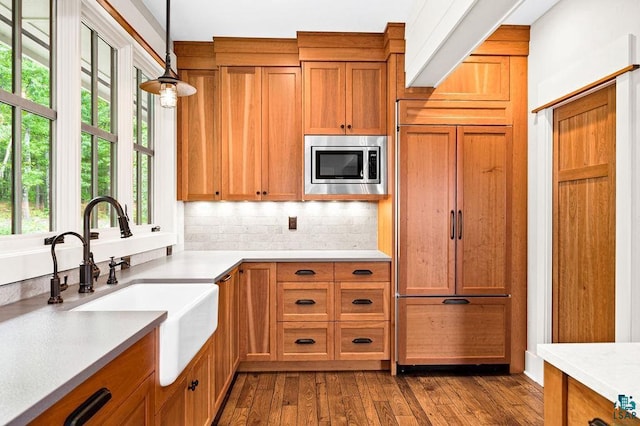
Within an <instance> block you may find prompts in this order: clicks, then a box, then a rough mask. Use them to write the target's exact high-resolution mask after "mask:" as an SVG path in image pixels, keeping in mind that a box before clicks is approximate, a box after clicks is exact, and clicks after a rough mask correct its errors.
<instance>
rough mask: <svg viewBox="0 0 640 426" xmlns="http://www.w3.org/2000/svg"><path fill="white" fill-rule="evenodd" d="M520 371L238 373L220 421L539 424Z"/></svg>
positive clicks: (535, 402)
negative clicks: (501, 372)
mask: <svg viewBox="0 0 640 426" xmlns="http://www.w3.org/2000/svg"><path fill="white" fill-rule="evenodd" d="M542 405H543V404H542V387H541V386H539V385H538V384H537V383H535V382H534V381H532V380H531V379H529V378H528V377H526V376H524V375H521V374H520V375H481V376H477V375H474V376H469V375H451V374H444V373H419V374H404V375H398V376H396V377H393V376H391V375H390V374H389V373H388V372H361V371H355V372H320V373H240V374H238V377H237V379H236V382H235V384H234V386H233V389H232V390H231V393H230V395H229V399H228V401H227V403H226V406H225V408H224V410H223V412H222V414H221V416H220V417H219V422H218V424H220V425H258V424H262V425H267V424H268V425H292V426H293V425H527V426H528V425H542V424H543V413H542Z"/></svg>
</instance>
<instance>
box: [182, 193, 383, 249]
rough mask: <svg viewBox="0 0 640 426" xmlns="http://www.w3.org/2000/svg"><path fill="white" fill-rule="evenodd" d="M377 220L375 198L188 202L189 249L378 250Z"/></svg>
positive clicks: (187, 238) (185, 223) (187, 244)
mask: <svg viewBox="0 0 640 426" xmlns="http://www.w3.org/2000/svg"><path fill="white" fill-rule="evenodd" d="M289 216H296V217H297V220H298V229H297V230H295V231H293V230H289V229H288V218H289ZM377 224H378V206H377V204H376V203H369V202H356V201H350V202H333V201H328V202H324V201H307V202H304V203H302V202H300V203H294V202H285V203H282V202H255V203H252V202H239V203H233V202H212V203H209V202H197V203H184V228H185V249H187V250H295V249H309V250H323V249H327V250H375V249H377Z"/></svg>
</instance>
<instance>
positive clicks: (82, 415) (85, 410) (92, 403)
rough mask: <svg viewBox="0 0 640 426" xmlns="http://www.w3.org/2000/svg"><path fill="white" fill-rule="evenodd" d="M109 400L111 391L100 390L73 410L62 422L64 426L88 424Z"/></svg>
mask: <svg viewBox="0 0 640 426" xmlns="http://www.w3.org/2000/svg"><path fill="white" fill-rule="evenodd" d="M110 399H111V391H110V390H109V389H107V388H102V389H100V390H98V391H97V392H96V393H94V394H93V395H91V396H90V397H89V398H87V399H86V401H84V402H83V403H82V404H80V406H79V407H78V408H76V409H75V410H73V412H72V413H71V414H69V417H67V418H66V420H65V421H64V426H81V425H83V424H85V423H86V422H88V421H89V420H90V419H91V417H93V416H94V415H95V414H96V413H97V412H98V411H100V409H101V408H102V407H104V406H105V404H106V403H107V402H109V400H110Z"/></svg>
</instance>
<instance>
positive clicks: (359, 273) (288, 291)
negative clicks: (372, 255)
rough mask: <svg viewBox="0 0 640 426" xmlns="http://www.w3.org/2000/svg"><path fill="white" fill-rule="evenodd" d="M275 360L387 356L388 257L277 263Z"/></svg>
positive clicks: (371, 358) (386, 357)
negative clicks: (365, 259)
mask: <svg viewBox="0 0 640 426" xmlns="http://www.w3.org/2000/svg"><path fill="white" fill-rule="evenodd" d="M277 278H278V280H277V295H278V296H277V298H278V307H277V311H278V323H277V329H278V341H277V346H278V360H280V361H330V360H354V361H363V360H386V359H389V352H390V351H389V347H390V338H389V291H390V290H389V287H390V282H389V281H390V270H389V264H388V263H387V262H344V263H342V262H336V263H329V262H318V263H312V262H304V263H278V265H277Z"/></svg>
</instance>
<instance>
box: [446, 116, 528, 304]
mask: <svg viewBox="0 0 640 426" xmlns="http://www.w3.org/2000/svg"><path fill="white" fill-rule="evenodd" d="M512 149H513V143H512V137H511V128H510V127H505V126H464V127H459V128H458V147H457V151H458V155H457V159H458V168H457V192H456V197H457V201H456V207H457V211H456V238H457V246H456V293H457V294H474V295H475V294H482V295H489V294H491V295H504V294H508V293H509V290H510V287H509V279H508V268H507V264H508V261H509V259H510V244H511V243H510V241H511V240H510V239H509V235H510V232H511V229H510V223H511V210H510V206H511V191H512V188H511V182H512V179H511V175H512V172H511V170H512V168H511V158H512V156H513V154H512ZM516 190H519V191H526V188H516Z"/></svg>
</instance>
